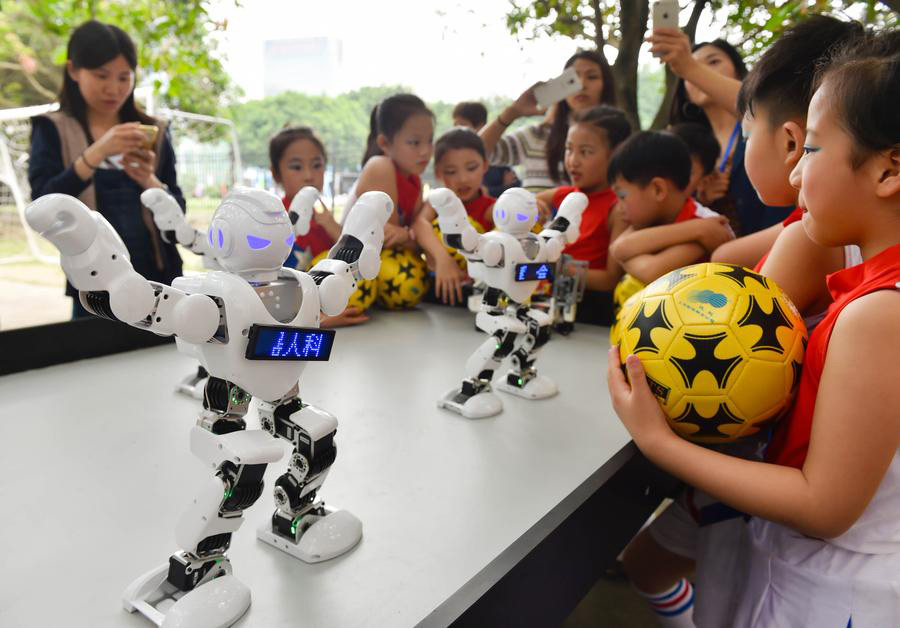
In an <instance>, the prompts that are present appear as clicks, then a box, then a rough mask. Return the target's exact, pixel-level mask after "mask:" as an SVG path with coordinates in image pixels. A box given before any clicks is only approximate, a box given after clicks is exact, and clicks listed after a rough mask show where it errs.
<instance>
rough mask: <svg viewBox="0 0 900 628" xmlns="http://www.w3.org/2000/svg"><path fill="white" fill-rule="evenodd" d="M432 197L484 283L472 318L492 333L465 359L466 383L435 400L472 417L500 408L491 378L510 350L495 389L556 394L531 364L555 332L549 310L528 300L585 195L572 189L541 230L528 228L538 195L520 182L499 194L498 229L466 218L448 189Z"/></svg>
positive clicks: (572, 234)
mask: <svg viewBox="0 0 900 628" xmlns="http://www.w3.org/2000/svg"><path fill="white" fill-rule="evenodd" d="M428 202H429V203H431V206H432V207H434V209H435V211H436V212H437V214H438V221H439V224H440V227H441V233H442V234H443V238H444V242H445V243H446V244H447V245H448V246H451V247H453V248H455V249H457V250H458V251H459V252H460V253H461V254H462V255H463V256H464V257H465V258H466V261H467V262H468V269H469V274H470V275H471V276H472V278H473V279H476V280H481V281H483V282H484V283H485V284H486V285H487V289H486V290H485V292H484V296H483V299H482V305H481V311H480V312H478V315H477V316H476V319H475V324H476V326H477V327H478V329H480V330H482V331H484V332H487V333H488V334H490V338H488V339H487V340H485V341H484V343H483V344H482V345H481V346H480V347H479V348H478V350H477V351H475V353H474V354H472V357H470V358H469V361H468V362H467V363H466V378H465V379H464V380H463V382H462V385H461V386H460V387H458V388H454V389H453V390H451V391H450V392H448V393H447V394H446V395H445V396H444V397H443V398H442V399H440V400H439V401H438V406H439V407H441V408H446V409H448V410H452V411H454V412H458V413H459V414H462V415H463V416H465V417H468V418H480V417H486V416H492V415H494V414H498V413H499V412H500V411H501V410H503V404H502V402H501V401H500V398H499V397H497V395H495V394H494V393H493V392H492V391H491V379H492V378H493V376H494V371H495V370H496V369H497V368H499V366H500V364H501V363H502V362H503V360H504V358H506V357H507V356H511V360H512V369H510V371H509V372H508V373H507V374H506V376H505V377H503V379H502V380H501V381H500V382H499V383H498V384H497V388H499V389H500V390H503V391H505V392H508V393H511V394H514V395H518V396H520V397H525V398H527V399H542V398H545V397H552V396H553V395H555V394H556V392H557V387H556V384H555V383H553V381H552V380H550V379H549V378H547V377H545V376H543V375H538V374H537V371H536V370H535V368H534V361H535V354H536V353H537V351H538V349H540V348H541V347H542V346H543V345H544V344H546V342H547V340H549V338H550V327H549V326H550V323H551V322H552V317H551V316H550V315H549V314H547V313H546V312H542V311H540V310H537V309H535V308H532V307H530V306H529V305H527V304H526V302H527V301H528V299H529V297H531V295H532V293H533V292H534V290H535V288H537V285H538V282H539V281H540V280H543V279H552V269H553V267H554V264H555V262H556V261H557V260H558V259H559V256H560V255H561V253H562V250H563V248H564V247H565V245H566V244H567V243H569V242H573V241H574V240H575V239H576V238H577V237H578V233H579V229H580V227H581V214H582V213H583V212H584V209H585V208H586V207H587V204H588V199H587V196H585V195H584V194H582V193H581V192H572V193H571V194H569V195H568V196H567V197H566V198H565V199H564V200H563V202H562V204H561V207H560V208H559V212H558V213H557V215H556V218H554V219H553V221H552V222H551V223H550V224H549V225H548V226H547V228H545V229H544V230H543V231H541V233H540V234H539V235H535V234H534V233H532V232H531V228H532V227H533V226H534V225H535V223H536V222H537V219H538V208H537V201H536V199H535V197H534V195H533V194H532V193H531V192H528V191H527V190H523V189H522V188H511V189H509V190H506V191H505V192H504V193H503V194H501V195H500V198H498V199H497V202H496V203H495V204H494V225H495V226H496V228H495V230H494V231H491V232H488V233H485V234H483V235H482V234H479V233H478V232H477V231H475V229H474V228H472V226H471V225H470V224H469V221H468V220H467V218H466V210H465V207H463V204H462V202H461V201H460V200H459V199H458V198H457V197H456V195H455V194H453V192H451V191H450V190H448V189H446V188H441V189H438V190H434V191H433V192H431V194H429V196H428Z"/></svg>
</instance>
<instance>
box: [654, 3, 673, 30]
mask: <svg viewBox="0 0 900 628" xmlns="http://www.w3.org/2000/svg"><path fill="white" fill-rule="evenodd" d="M678 11H679V7H678V0H659V1H658V2H654V3H653V28H674V29H677V28H678Z"/></svg>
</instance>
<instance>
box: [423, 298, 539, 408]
mask: <svg viewBox="0 0 900 628" xmlns="http://www.w3.org/2000/svg"><path fill="white" fill-rule="evenodd" d="M476 326H477V327H478V328H479V329H481V330H483V331H486V332H488V333H489V334H490V336H489V337H488V338H487V339H486V340H485V341H484V342H483V343H482V344H481V346H480V347H478V349H477V350H476V351H475V353H473V354H472V356H471V357H470V358H469V360H468V361H467V362H466V379H464V380H463V382H462V385H461V386H460V387H458V388H454V389H453V390H451V391H449V392H448V393H447V394H446V395H444V396H443V397H442V398H441V399H439V400H438V407H439V408H445V409H447V410H451V411H453V412H456V413H458V414H461V415H463V416H464V417H466V418H468V419H480V418H483V417H488V416H493V415H495V414H499V413H500V412H501V411H502V410H503V403H502V402H501V401H500V398H499V397H497V395H495V394H494V393H493V391H492V390H491V380H492V379H493V377H494V371H496V370H497V368H499V367H500V364H501V363H502V362H503V359H504V358H505V357H506V356H508V355H509V354H510V353H511V352H512V350H513V347H514V346H515V342H516V337H517V336H518V335H520V334H522V333H524V332H525V331H526V328H525V325H523V324H522V323H521V321H518V320H516V319H515V318H513V317H511V316H508V315H506V314H505V313H503V312H502V311H500V312H496V311H492V312H479V314H478V316H477V317H476Z"/></svg>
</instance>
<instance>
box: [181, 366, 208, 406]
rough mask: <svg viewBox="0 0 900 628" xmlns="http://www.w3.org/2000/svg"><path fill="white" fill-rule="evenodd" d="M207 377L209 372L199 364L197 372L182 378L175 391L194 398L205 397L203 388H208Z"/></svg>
mask: <svg viewBox="0 0 900 628" xmlns="http://www.w3.org/2000/svg"><path fill="white" fill-rule="evenodd" d="M207 379H209V373H207V372H206V369H205V368H203V367H202V366H198V367H197V372H196V373H191V374H190V375H188V376H187V377H185V378H184V379H183V380H181V382H180V383H179V384H178V386H177V387H176V388H175V392H180V393H182V394H185V395H187V396H188V397H193V398H194V399H203V389H204V388H206V380H207Z"/></svg>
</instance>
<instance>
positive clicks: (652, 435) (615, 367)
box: [607, 346, 678, 454]
mask: <svg viewBox="0 0 900 628" xmlns="http://www.w3.org/2000/svg"><path fill="white" fill-rule="evenodd" d="M608 357H609V366H608V370H607V381H608V385H609V394H610V397H611V398H612V404H613V409H614V410H615V411H616V414H618V415H619V419H621V421H622V424H623V425H625V429H627V430H628V433H629V434H631V437H632V438H633V439H634V442H635V444H636V445H637V446H638V447H639V448H640V449H641V451H643V452H644V453H645V454H647V453H648V451H650V450H652V449H653V448H654V447H655V446H656V444H657V443H659V442H661V441H663V440H664V439H667V438H678V437H677V436H676V435H675V432H673V431H672V430H671V429H670V428H669V424H668V422H667V421H666V416H665V415H664V414H663V411H662V408H660V407H659V402H657V401H656V397H654V396H653V393H652V392H651V391H650V386H648V385H647V378H646V377H645V375H644V366H643V365H642V364H641V360H640V358H638V357H637V356H636V355H629V356H628V358H627V359H626V360H625V366H626V368H627V369H628V377H629V379H630V380H631V384H630V385H629V383H628V380H626V379H625V374H624V373H623V372H622V367H621V364H620V363H619V348H618V347H617V346H614V347H610V349H609V356H608Z"/></svg>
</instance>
